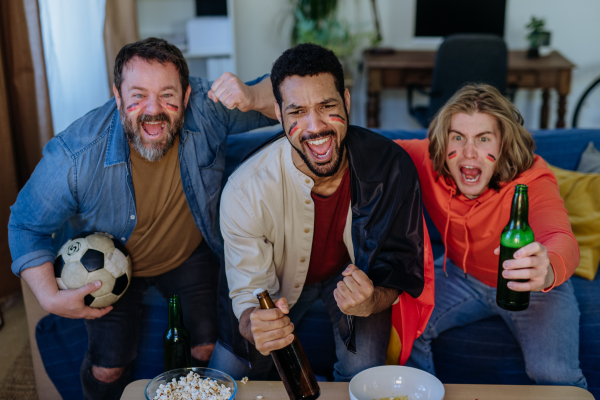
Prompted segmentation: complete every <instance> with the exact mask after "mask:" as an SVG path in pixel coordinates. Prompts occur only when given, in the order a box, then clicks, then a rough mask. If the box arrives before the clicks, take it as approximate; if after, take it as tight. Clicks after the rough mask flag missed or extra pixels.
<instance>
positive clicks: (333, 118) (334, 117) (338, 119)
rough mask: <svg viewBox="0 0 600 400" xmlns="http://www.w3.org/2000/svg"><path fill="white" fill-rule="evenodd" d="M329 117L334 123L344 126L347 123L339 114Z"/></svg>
mask: <svg viewBox="0 0 600 400" xmlns="http://www.w3.org/2000/svg"><path fill="white" fill-rule="evenodd" d="M329 117H330V119H331V121H332V122H341V123H342V124H345V123H346V120H345V119H344V117H342V116H341V115H338V114H329Z"/></svg>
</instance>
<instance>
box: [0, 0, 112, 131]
mask: <svg viewBox="0 0 600 400" xmlns="http://www.w3.org/2000/svg"><path fill="white" fill-rule="evenodd" d="M0 1H3V0H0ZM38 2H39V6H40V21H41V27H42V39H43V43H44V45H43V47H44V59H45V61H46V74H47V76H48V87H49V92H50V104H51V109H52V123H53V126H54V132H56V133H57V134H58V133H60V132H62V131H63V130H65V129H66V128H67V127H68V126H69V125H71V124H72V123H73V122H74V121H75V120H77V119H79V118H81V117H82V116H84V115H85V114H87V113H88V112H89V111H90V110H93V109H94V108H97V107H100V106H101V105H103V104H104V103H105V102H106V101H108V100H109V99H110V94H109V91H108V88H107V86H106V79H107V78H106V59H105V57H104V39H103V38H102V32H103V30H104V7H105V0H83V1H82V0H38Z"/></svg>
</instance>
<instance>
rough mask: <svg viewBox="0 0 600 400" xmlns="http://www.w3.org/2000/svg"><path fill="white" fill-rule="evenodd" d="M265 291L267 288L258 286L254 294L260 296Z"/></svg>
mask: <svg viewBox="0 0 600 400" xmlns="http://www.w3.org/2000/svg"><path fill="white" fill-rule="evenodd" d="M265 291H266V290H265V289H261V288H258V289H256V290H255V291H254V292H252V294H253V295H254V297H256V296H258V295H259V294H261V293H262V292H265Z"/></svg>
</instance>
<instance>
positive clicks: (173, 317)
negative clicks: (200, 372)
mask: <svg viewBox="0 0 600 400" xmlns="http://www.w3.org/2000/svg"><path fill="white" fill-rule="evenodd" d="M163 353H164V357H165V372H167V371H170V370H172V369H177V368H189V367H191V366H192V350H191V347H190V334H189V332H188V331H187V329H185V326H183V314H182V313H181V303H180V302H179V296H177V295H174V296H172V297H171V298H170V299H169V326H167V330H166V331H165V334H164V335H163Z"/></svg>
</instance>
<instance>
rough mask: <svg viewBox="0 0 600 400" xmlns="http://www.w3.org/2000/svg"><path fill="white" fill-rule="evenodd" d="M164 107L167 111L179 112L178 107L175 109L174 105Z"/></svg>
mask: <svg viewBox="0 0 600 400" xmlns="http://www.w3.org/2000/svg"><path fill="white" fill-rule="evenodd" d="M166 107H167V110H170V111H179V107H177V106H176V105H174V104H169V103H167V105H166Z"/></svg>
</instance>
